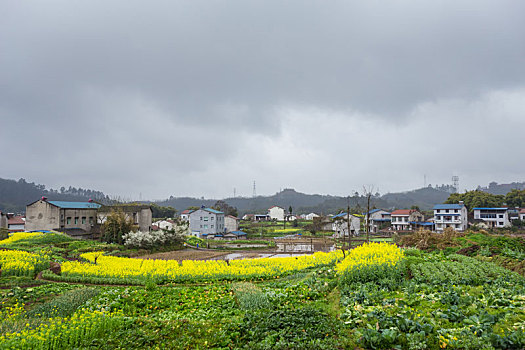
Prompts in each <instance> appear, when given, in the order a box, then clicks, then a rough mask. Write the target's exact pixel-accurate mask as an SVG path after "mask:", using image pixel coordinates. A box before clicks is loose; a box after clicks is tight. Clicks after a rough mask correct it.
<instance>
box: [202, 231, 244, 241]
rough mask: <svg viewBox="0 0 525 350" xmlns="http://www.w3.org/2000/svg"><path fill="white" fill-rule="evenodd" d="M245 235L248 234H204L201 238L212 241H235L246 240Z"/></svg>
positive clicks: (239, 232)
mask: <svg viewBox="0 0 525 350" xmlns="http://www.w3.org/2000/svg"><path fill="white" fill-rule="evenodd" d="M247 235H248V234H247V233H246V232H243V231H232V232H225V233H217V234H209V235H206V234H204V235H203V238H206V239H214V240H225V241H235V240H239V239H246V237H247Z"/></svg>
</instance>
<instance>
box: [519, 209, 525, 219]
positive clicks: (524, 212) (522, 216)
mask: <svg viewBox="0 0 525 350" xmlns="http://www.w3.org/2000/svg"><path fill="white" fill-rule="evenodd" d="M520 220H521V221H525V209H521V210H520Z"/></svg>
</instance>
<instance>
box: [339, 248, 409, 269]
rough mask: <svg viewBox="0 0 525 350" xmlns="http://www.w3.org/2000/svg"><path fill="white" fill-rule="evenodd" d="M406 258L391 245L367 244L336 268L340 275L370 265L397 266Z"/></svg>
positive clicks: (352, 251) (353, 252)
mask: <svg viewBox="0 0 525 350" xmlns="http://www.w3.org/2000/svg"><path fill="white" fill-rule="evenodd" d="M403 258H404V253H403V251H402V250H401V249H399V248H398V247H397V246H396V245H394V244H390V243H385V242H381V243H376V242H371V243H365V244H363V245H361V246H359V247H357V248H355V249H352V250H351V251H350V254H348V256H347V257H346V258H345V259H344V260H343V261H342V262H341V263H339V264H337V266H336V268H335V269H336V271H337V273H338V274H341V273H343V272H344V271H346V270H351V269H354V268H359V267H362V266H370V265H383V264H387V265H395V264H397V263H398V262H399V261H401V260H402V259H403Z"/></svg>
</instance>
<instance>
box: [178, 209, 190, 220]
mask: <svg viewBox="0 0 525 350" xmlns="http://www.w3.org/2000/svg"><path fill="white" fill-rule="evenodd" d="M192 211H193V210H190V209H186V210H183V211H182V212H181V213H180V219H181V220H182V221H190V214H191V212H192Z"/></svg>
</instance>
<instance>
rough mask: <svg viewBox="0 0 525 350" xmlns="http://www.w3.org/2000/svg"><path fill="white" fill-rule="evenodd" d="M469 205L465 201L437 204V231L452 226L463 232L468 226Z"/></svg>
mask: <svg viewBox="0 0 525 350" xmlns="http://www.w3.org/2000/svg"><path fill="white" fill-rule="evenodd" d="M467 215H468V213H467V207H465V205H464V204H463V202H461V201H460V202H459V203H458V204H436V205H435V206H434V224H435V225H436V232H443V231H444V230H445V229H446V228H447V227H452V228H453V229H454V230H456V231H458V232H463V231H465V230H466V229H467V227H468V217H467Z"/></svg>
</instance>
